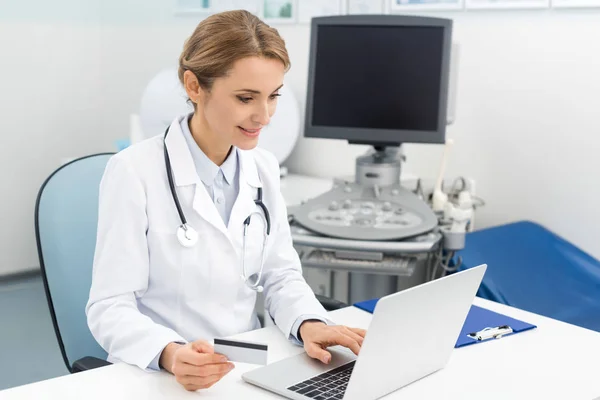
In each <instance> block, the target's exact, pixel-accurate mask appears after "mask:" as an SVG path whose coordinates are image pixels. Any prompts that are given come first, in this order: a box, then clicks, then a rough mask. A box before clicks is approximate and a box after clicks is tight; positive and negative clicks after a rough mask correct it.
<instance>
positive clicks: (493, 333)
mask: <svg viewBox="0 0 600 400" xmlns="http://www.w3.org/2000/svg"><path fill="white" fill-rule="evenodd" d="M510 333H513V330H512V328H511V327H510V326H508V325H502V326H498V327H495V328H490V327H488V328H485V329H482V330H480V331H479V332H473V333H469V334H468V335H467V336H469V337H470V338H471V339H473V340H477V341H482V340H487V339H492V338H493V339H500V338H501V337H502V336H504V335H508V334H510Z"/></svg>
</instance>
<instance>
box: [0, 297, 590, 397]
mask: <svg viewBox="0 0 600 400" xmlns="http://www.w3.org/2000/svg"><path fill="white" fill-rule="evenodd" d="M474 303H475V304H477V305H480V306H483V307H486V308H489V309H492V310H494V311H498V312H502V313H505V314H507V315H510V316H512V317H515V318H520V319H523V320H525V321H527V322H530V323H534V324H536V325H537V326H538V329H535V330H531V331H527V332H523V333H519V334H517V335H514V336H508V337H505V338H502V339H500V340H495V341H492V342H487V343H482V344H477V345H473V346H467V347H464V348H459V349H455V350H454V353H453V354H452V357H451V359H450V362H449V364H448V366H447V367H446V368H445V369H443V370H441V371H438V372H437V373H434V374H432V375H430V376H429V377H426V378H424V379H422V380H420V381H418V382H415V383H413V384H411V385H408V386H406V387H405V388H402V389H400V390H398V391H396V392H394V393H392V394H390V395H388V396H386V397H385V398H386V399H403V400H407V399H462V400H465V399H473V400H475V399H476V400H481V399H511V400H512V399H561V400H564V399H569V400H577V399H585V400H592V399H595V398H598V397H599V396H600V378H599V377H600V333H597V332H594V331H590V330H586V329H583V328H579V327H576V326H573V325H569V324H565V323H563V322H559V321H556V320H552V319H549V318H546V317H542V316H539V315H536V314H531V313H528V312H525V311H522V310H518V309H514V308H511V307H507V306H504V305H501V304H497V303H493V302H489V301H487V300H482V299H479V298H476V299H475V302H474ZM330 315H331V318H332V319H333V320H334V321H336V322H337V323H340V324H346V325H351V326H357V327H364V328H367V327H368V325H369V322H370V320H371V314H369V313H366V312H364V311H361V310H359V309H357V308H355V307H348V308H344V309H341V310H337V311H334V312H331V313H330ZM236 337H237V338H240V339H246V340H255V341H261V342H268V343H269V362H270V363H271V362H275V361H278V360H280V359H283V358H285V357H289V356H292V355H294V354H298V353H300V352H302V351H303V349H302V348H300V347H298V346H294V345H292V344H290V343H288V342H287V341H286V340H285V339H284V337H283V335H282V334H281V333H280V331H279V330H278V329H277V328H276V327H268V328H263V329H259V330H256V331H252V332H246V333H243V334H240V335H237V336H236ZM32 362H35V361H34V360H32ZM253 368H256V366H253V365H248V364H237V366H236V368H235V369H234V370H233V371H232V372H231V373H230V374H229V375H227V376H226V377H225V378H224V379H223V380H222V381H220V382H218V383H217V384H216V385H215V386H213V387H212V388H210V389H209V390H206V391H203V392H202V393H199V392H196V393H190V392H187V391H185V390H184V389H183V388H182V387H181V386H180V385H179V384H178V383H177V382H176V381H175V379H174V378H173V376H171V375H170V374H168V373H166V372H157V373H146V372H143V371H141V370H140V369H138V368H137V367H133V366H129V365H125V364H118V365H112V366H108V367H104V368H99V369H96V370H92V371H88V372H83V373H79V374H75V375H69V376H63V377H59V378H55V379H50V380H47V381H43V382H37V383H34V384H30V385H26V386H21V387H17V388H13V389H9V390H5V391H3V392H0V399H2V400H25V399H28V400H29V399H86V400H88V399H89V400H96V399H98V400H100V399H102V400H106V399H109V400H117V399H149V400H152V399H192V398H203V399H281V397H279V396H277V395H274V394H271V393H270V392H267V391H264V390H262V389H259V388H257V387H254V386H252V385H249V384H247V383H245V382H244V381H243V380H242V378H241V374H242V373H243V372H245V371H248V370H250V369H253Z"/></svg>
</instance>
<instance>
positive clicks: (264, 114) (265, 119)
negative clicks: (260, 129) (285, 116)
mask: <svg viewBox="0 0 600 400" xmlns="http://www.w3.org/2000/svg"><path fill="white" fill-rule="evenodd" d="M253 119H254V122H256V123H259V124H260V125H262V126H266V125H268V124H269V121H270V120H271V114H270V112H269V106H268V105H266V104H265V105H263V106H262V107H260V109H259V110H257V112H256V114H255V115H254V118H253Z"/></svg>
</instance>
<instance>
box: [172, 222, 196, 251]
mask: <svg viewBox="0 0 600 400" xmlns="http://www.w3.org/2000/svg"><path fill="white" fill-rule="evenodd" d="M177 240H179V243H181V245H182V246H183V247H194V246H195V245H196V243H198V232H196V230H195V229H194V228H192V227H191V226H189V225H187V224H185V225H180V226H179V228H177Z"/></svg>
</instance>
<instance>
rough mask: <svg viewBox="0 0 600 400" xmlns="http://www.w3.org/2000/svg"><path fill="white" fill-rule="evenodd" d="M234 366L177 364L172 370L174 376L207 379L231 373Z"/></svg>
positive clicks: (225, 364)
mask: <svg viewBox="0 0 600 400" xmlns="http://www.w3.org/2000/svg"><path fill="white" fill-rule="evenodd" d="M233 368H235V366H234V365H233V363H224V364H205V365H191V364H185V363H182V364H179V365H177V366H176V367H175V368H174V371H173V374H174V375H183V376H186V375H187V376H200V377H207V376H211V375H219V374H225V373H227V372H229V371H231V370H232V369H233Z"/></svg>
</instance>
